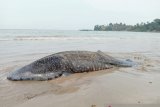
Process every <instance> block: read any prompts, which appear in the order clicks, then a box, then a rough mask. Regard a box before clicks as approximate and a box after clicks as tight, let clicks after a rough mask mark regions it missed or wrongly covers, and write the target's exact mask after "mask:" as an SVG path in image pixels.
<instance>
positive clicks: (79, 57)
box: [7, 51, 134, 81]
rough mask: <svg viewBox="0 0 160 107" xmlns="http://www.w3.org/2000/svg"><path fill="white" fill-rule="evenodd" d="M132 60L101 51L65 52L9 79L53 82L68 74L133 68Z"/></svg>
mask: <svg viewBox="0 0 160 107" xmlns="http://www.w3.org/2000/svg"><path fill="white" fill-rule="evenodd" d="M133 65H134V62H132V61H131V60H119V59H116V58H114V57H112V56H109V55H107V54H105V53H103V52H101V51H97V52H91V51H64V52H59V53H55V54H52V55H49V56H46V57H43V58H41V59H39V60H37V61H34V62H32V63H31V64H28V65H26V66H24V67H22V68H20V69H18V70H16V71H13V72H11V73H9V75H8V76H7V79H9V80H13V81H20V80H41V81H42V80H51V79H54V78H58V77H60V76H62V75H65V74H68V73H82V72H91V71H98V70H104V69H109V68H113V67H132V66H133Z"/></svg>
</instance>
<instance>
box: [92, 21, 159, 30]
mask: <svg viewBox="0 0 160 107" xmlns="http://www.w3.org/2000/svg"><path fill="white" fill-rule="evenodd" d="M94 31H135V32H160V19H155V20H154V21H152V22H147V23H140V24H139V23H138V24H136V25H126V24H123V23H115V24H112V23H110V24H108V25H95V26H94Z"/></svg>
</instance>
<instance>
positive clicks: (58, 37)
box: [0, 36, 106, 41]
mask: <svg viewBox="0 0 160 107" xmlns="http://www.w3.org/2000/svg"><path fill="white" fill-rule="evenodd" d="M102 39H106V37H95V36H16V37H9V38H0V41H13V40H14V41H22V40H102Z"/></svg>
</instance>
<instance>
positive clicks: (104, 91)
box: [0, 53, 160, 107]
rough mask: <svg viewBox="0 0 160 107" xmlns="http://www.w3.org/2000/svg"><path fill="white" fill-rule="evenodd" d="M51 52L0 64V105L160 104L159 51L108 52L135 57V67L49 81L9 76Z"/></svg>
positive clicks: (82, 106) (115, 106) (121, 106)
mask: <svg viewBox="0 0 160 107" xmlns="http://www.w3.org/2000/svg"><path fill="white" fill-rule="evenodd" d="M48 54H49V53H46V54H40V55H36V54H35V55H31V56H29V57H25V58H23V56H22V57H21V58H19V60H17V61H15V63H7V64H4V66H3V67H2V66H1V68H0V72H1V76H0V107H29V106H34V107H108V106H110V105H111V106H113V107H124V106H125V107H129V106H130V107H135V105H136V106H137V107H143V106H147V107H150V106H151V105H152V107H159V106H160V82H159V81H160V73H159V70H160V55H158V54H153V53H152V54H151V53H107V54H110V55H112V56H114V57H117V58H122V59H131V60H133V61H136V62H137V63H138V66H135V67H132V68H114V69H109V70H102V71H95V72H89V73H77V74H73V75H70V76H67V77H61V78H58V79H55V80H50V81H20V82H19V81H17V82H15V81H8V80H7V79H6V75H7V73H8V72H10V71H12V70H13V69H16V68H18V67H21V66H23V65H26V64H27V63H30V62H32V61H33V60H35V59H38V58H40V57H42V56H45V55H48ZM33 57H34V59H33ZM13 61H14V60H13ZM146 104H147V105H146ZM148 104H149V105H148Z"/></svg>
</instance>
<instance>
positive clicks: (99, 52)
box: [97, 50, 105, 55]
mask: <svg viewBox="0 0 160 107" xmlns="http://www.w3.org/2000/svg"><path fill="white" fill-rule="evenodd" d="M97 53H98V54H100V55H105V53H103V52H102V51H101V50H98V51H97Z"/></svg>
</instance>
